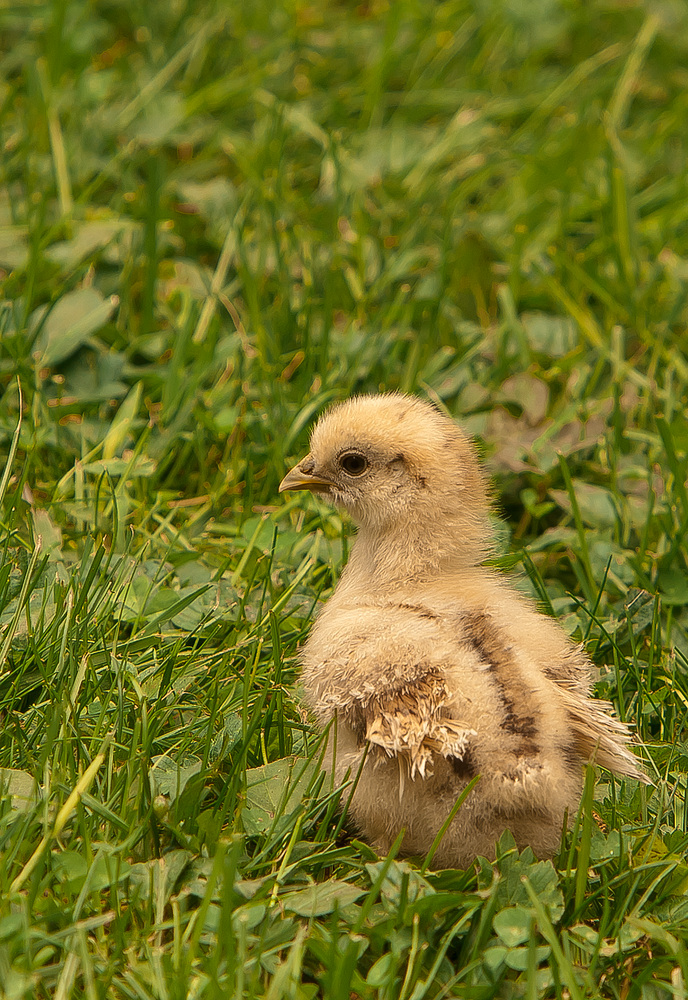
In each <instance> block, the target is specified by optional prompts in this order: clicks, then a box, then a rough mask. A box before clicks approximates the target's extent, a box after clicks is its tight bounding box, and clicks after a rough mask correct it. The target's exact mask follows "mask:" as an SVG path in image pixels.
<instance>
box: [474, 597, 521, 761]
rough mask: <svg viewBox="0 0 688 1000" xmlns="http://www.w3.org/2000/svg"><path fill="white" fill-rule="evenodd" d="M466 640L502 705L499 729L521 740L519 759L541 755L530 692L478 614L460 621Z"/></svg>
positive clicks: (489, 624)
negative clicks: (502, 718)
mask: <svg viewBox="0 0 688 1000" xmlns="http://www.w3.org/2000/svg"><path fill="white" fill-rule="evenodd" d="M463 624H464V628H465V632H466V637H467V639H468V641H469V642H470V643H471V645H472V646H473V648H474V649H475V651H476V652H477V653H478V655H479V657H480V659H481V660H482V661H483V663H486V664H487V666H488V667H489V669H490V673H491V674H492V677H493V678H494V681H495V684H496V685H497V688H498V691H499V697H500V699H501V702H502V704H503V705H504V721H503V723H502V728H503V729H505V730H506V731H507V732H508V733H512V734H513V735H514V736H518V737H520V747H519V750H518V753H519V756H523V757H531V756H533V755H535V754H537V753H539V752H540V746H539V744H538V742H537V739H536V737H537V736H538V726H537V722H536V716H535V713H534V712H533V698H532V692H530V691H529V690H528V687H527V686H526V684H525V683H524V681H523V679H522V678H521V675H520V673H519V671H518V668H517V667H516V664H515V663H514V662H513V658H512V656H511V655H510V653H509V650H508V648H507V647H506V646H505V644H504V641H503V640H502V638H501V636H500V634H499V632H498V631H497V629H496V628H495V626H494V624H493V623H492V622H491V621H490V619H489V617H488V616H487V615H485V614H482V613H481V612H479V611H474V612H471V613H469V614H467V615H466V616H465V618H464V620H463Z"/></svg>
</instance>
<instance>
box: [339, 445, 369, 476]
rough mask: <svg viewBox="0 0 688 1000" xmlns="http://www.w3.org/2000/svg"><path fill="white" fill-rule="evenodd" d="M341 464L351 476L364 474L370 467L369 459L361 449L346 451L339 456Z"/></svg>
mask: <svg viewBox="0 0 688 1000" xmlns="http://www.w3.org/2000/svg"><path fill="white" fill-rule="evenodd" d="M339 464H340V465H341V467H342V469H344V472H346V473H348V474H349V475H350V476H362V475H363V473H364V472H365V470H366V469H367V468H368V459H367V458H366V457H365V455H362V454H361V453H360V451H345V452H344V454H343V455H340V456H339Z"/></svg>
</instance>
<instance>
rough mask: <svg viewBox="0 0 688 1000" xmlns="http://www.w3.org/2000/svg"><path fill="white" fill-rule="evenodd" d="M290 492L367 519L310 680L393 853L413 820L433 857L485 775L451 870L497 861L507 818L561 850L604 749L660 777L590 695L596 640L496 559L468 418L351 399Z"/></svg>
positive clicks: (312, 645)
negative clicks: (586, 647)
mask: <svg viewBox="0 0 688 1000" xmlns="http://www.w3.org/2000/svg"><path fill="white" fill-rule="evenodd" d="M280 489H281V490H282V489H311V490H314V491H316V492H319V493H322V494H323V495H324V496H325V498H326V499H328V500H330V501H331V502H332V503H334V504H336V505H337V506H339V507H344V508H345V509H346V510H348V511H349V513H350V514H351V516H352V517H353V519H354V521H355V522H356V523H357V524H358V536H357V538H356V541H355V544H354V546H353V550H352V552H351V556H350V559H349V562H348V565H347V566H346V568H345V570H344V572H343V573H342V576H341V579H340V581H339V583H338V585H337V588H336V590H335V592H334V594H333V595H332V597H331V598H330V599H329V601H328V602H327V603H326V604H325V606H324V607H323V609H322V611H321V612H320V614H319V616H318V618H317V621H316V623H315V625H314V627H313V631H312V632H311V635H310V638H309V639H308V641H307V643H306V645H305V647H304V649H303V651H302V660H303V686H304V689H305V693H306V699H307V703H308V705H309V707H310V708H311V709H312V711H313V712H314V714H315V715H316V717H317V719H318V721H319V723H320V725H321V726H323V727H324V726H327V725H328V724H330V723H331V722H332V726H331V730H330V737H329V743H328V756H327V766H328V768H329V769H330V770H333V771H334V777H335V780H336V782H337V783H338V784H339V783H343V782H345V781H346V780H347V778H348V779H350V780H355V779H356V778H357V776H358V782H357V784H356V788H355V792H354V794H353V798H352V800H351V804H350V807H349V817H350V818H351V819H352V820H353V822H354V823H355V824H356V826H357V827H358V829H359V830H360V832H361V833H362V834H363V835H364V836H365V837H366V838H367V839H368V840H369V841H370V842H371V843H372V844H373V845H374V846H375V847H376V848H377V849H378V850H380V851H381V852H385V851H387V850H388V849H389V847H390V846H391V844H392V843H393V842H394V840H395V838H396V836H397V834H398V833H399V832H400V830H401V829H402V828H405V830H406V835H405V838H404V841H403V845H402V851H403V853H405V854H413V855H423V854H425V853H426V852H427V851H428V850H429V848H430V846H431V844H432V842H433V840H434V838H435V836H436V834H437V832H438V830H439V829H440V827H441V826H442V824H443V822H444V821H445V820H446V818H447V816H448V815H449V813H450V811H451V808H452V806H453V805H454V803H455V801H456V799H457V797H458V796H459V794H460V793H461V791H462V790H463V789H464V788H465V787H466V785H467V783H468V782H469V781H470V780H471V779H472V778H473V777H474V776H475V775H480V778H479V781H478V783H477V785H476V787H475V788H474V789H473V790H472V792H471V793H470V794H469V796H468V798H467V800H466V802H465V803H464V804H463V805H462V806H461V808H460V809H459V811H458V813H457V815H456V817H455V818H454V820H453V821H452V823H451V824H450V826H449V828H448V830H447V832H446V834H445V836H444V838H443V840H442V842H441V845H440V847H439V849H438V850H437V853H436V854H435V858H434V866H436V867H465V866H466V865H468V864H470V862H471V861H472V860H473V859H474V858H475V857H476V856H477V855H479V854H480V855H485V856H487V857H490V856H492V857H493V856H494V848H495V842H496V840H497V839H498V838H499V836H500V835H501V833H502V832H503V831H504V830H505V829H507V828H508V829H510V830H511V832H512V833H513V835H514V837H515V838H516V842H517V844H518V845H519V847H521V848H523V847H525V846H526V845H530V846H531V847H532V848H533V850H534V851H535V853H536V854H537V855H538V856H539V857H548V856H551V855H552V854H553V852H554V851H555V850H556V849H557V847H558V844H559V841H560V836H561V831H562V823H563V820H564V816H565V813H566V811H567V810H568V814H569V817H572V816H573V815H575V812H576V810H577V808H578V804H579V800H580V795H581V789H582V779H583V765H584V763H585V762H586V761H588V760H594V761H595V762H596V763H598V764H600V765H602V766H603V767H605V768H608V769H609V770H611V771H614V772H616V773H617V774H619V775H625V776H628V777H631V778H636V779H639V780H641V781H646V780H647V779H646V778H645V777H644V775H643V774H642V773H641V772H640V771H639V770H638V768H637V766H636V761H635V757H634V756H633V754H632V753H631V752H630V750H629V749H628V743H629V741H630V735H629V732H628V730H627V728H626V727H625V726H624V725H623V724H622V723H620V722H619V721H618V720H616V719H614V718H613V717H612V715H611V706H610V705H609V704H607V703H606V702H601V701H595V700H593V699H591V698H590V697H589V696H588V695H589V688H590V676H591V664H590V661H589V660H588V658H587V657H586V655H585V653H584V651H583V650H582V649H581V648H580V647H578V646H574V645H573V644H572V643H571V642H570V641H569V639H568V637H567V636H566V635H565V633H564V632H563V630H562V629H561V627H560V626H559V625H558V624H557V623H556V622H555V621H553V620H552V619H551V618H548V617H545V616H544V615H542V614H540V613H538V612H537V611H536V610H535V608H534V607H533V606H532V605H531V603H530V602H529V601H528V600H527V599H526V598H525V597H524V596H522V595H521V594H520V593H518V592H517V591H516V590H514V588H513V586H512V585H511V584H510V582H509V580H508V579H507V578H505V577H504V576H501V575H499V574H498V573H496V572H494V571H493V570H491V569H488V568H485V567H484V566H482V565H481V562H482V561H483V560H484V558H485V556H486V555H487V554H488V552H489V550H490V522H489V500H488V491H487V488H486V482H485V478H484V476H483V473H482V471H481V468H480V465H479V463H478V461H477V459H476V456H475V453H474V451H473V448H472V446H471V444H470V442H469V441H468V439H467V438H466V437H465V435H464V434H463V433H462V432H461V431H460V430H459V428H458V427H457V426H456V425H455V424H454V423H453V422H452V421H451V420H449V419H448V418H447V417H445V416H443V415H442V414H441V413H439V412H438V411H437V410H435V409H434V407H432V406H430V405H429V404H427V403H425V402H423V401H422V400H419V399H416V398H414V397H410V396H402V395H396V394H394V395H382V396H361V397H358V398H355V399H351V400H349V401H347V402H345V403H343V404H341V405H339V406H336V407H335V408H334V409H332V410H331V411H330V412H329V413H327V414H326V415H325V416H324V417H323V418H322V419H321V420H320V421H319V423H318V424H317V425H316V427H315V428H314V430H313V433H312V436H311V450H310V454H309V455H307V456H306V457H305V458H304V459H303V460H302V461H301V462H300V463H299V464H298V465H297V466H296V467H295V468H294V469H292V471H291V472H289V473H288V474H287V476H286V477H285V479H284V480H283V482H282V484H281V486H280ZM362 762H363V766H362V767H361V763H362ZM359 771H360V774H359Z"/></svg>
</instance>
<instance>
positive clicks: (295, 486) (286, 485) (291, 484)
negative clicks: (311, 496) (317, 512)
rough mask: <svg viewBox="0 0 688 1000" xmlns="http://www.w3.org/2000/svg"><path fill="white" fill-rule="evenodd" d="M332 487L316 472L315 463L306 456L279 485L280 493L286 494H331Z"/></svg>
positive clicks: (329, 482) (328, 481)
mask: <svg viewBox="0 0 688 1000" xmlns="http://www.w3.org/2000/svg"><path fill="white" fill-rule="evenodd" d="M306 470H308V471H306ZM331 486H332V483H331V481H330V480H329V479H325V478H324V477H323V476H322V475H318V474H317V473H316V472H315V462H314V461H313V459H312V457H311V456H310V455H306V457H305V458H302V459H301V461H300V462H299V464H298V465H295V466H294V468H293V469H291V471H289V472H288V473H287V474H286V476H285V477H284V479H283V480H282V482H281V483H280V484H279V491H280V493H284V491H285V490H311V492H313V493H329V491H330V487H331Z"/></svg>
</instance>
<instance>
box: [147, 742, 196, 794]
mask: <svg viewBox="0 0 688 1000" xmlns="http://www.w3.org/2000/svg"><path fill="white" fill-rule="evenodd" d="M202 766H203V762H202V761H201V759H200V758H199V757H186V758H184V760H183V761H181V762H178V761H174V760H172V758H171V757H169V756H168V755H167V754H161V755H160V756H159V757H153V759H152V761H151V769H150V780H151V792H152V794H153V795H154V796H155V795H166V796H167V797H168V798H169V799H170V801H171V802H174V800H175V799H176V798H178V797H179V796H180V795H181V794H182V792H183V791H184V788H185V786H186V784H187V782H188V781H189V779H190V778H193V776H194V775H195V774H198V773H199V771H200V770H201V768H202Z"/></svg>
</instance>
